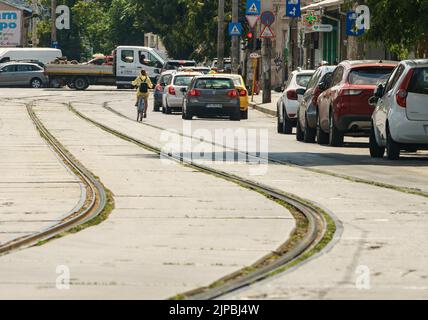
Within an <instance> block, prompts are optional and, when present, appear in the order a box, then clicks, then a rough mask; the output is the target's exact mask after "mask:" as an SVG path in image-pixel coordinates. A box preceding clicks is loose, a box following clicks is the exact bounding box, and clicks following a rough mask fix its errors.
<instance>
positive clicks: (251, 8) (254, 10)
mask: <svg viewBox="0 0 428 320" xmlns="http://www.w3.org/2000/svg"><path fill="white" fill-rule="evenodd" d="M246 8H247V9H246V10H245V14H246V15H253V16H259V15H260V13H261V9H260V8H261V4H260V0H247V6H246Z"/></svg>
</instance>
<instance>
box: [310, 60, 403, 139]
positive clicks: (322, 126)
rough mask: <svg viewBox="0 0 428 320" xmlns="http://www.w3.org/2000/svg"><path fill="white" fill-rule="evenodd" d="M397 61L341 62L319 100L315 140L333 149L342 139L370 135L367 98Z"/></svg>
mask: <svg viewBox="0 0 428 320" xmlns="http://www.w3.org/2000/svg"><path fill="white" fill-rule="evenodd" d="M397 64H398V62H393V61H388V62H382V61H378V60H377V61H343V62H341V63H340V64H339V65H338V66H337V68H336V70H335V71H334V73H333V75H332V81H331V85H330V88H328V89H327V90H326V91H324V92H323V93H322V94H321V95H320V96H319V98H318V115H317V140H318V143H319V144H330V145H331V146H334V147H340V146H342V145H343V139H344V136H345V135H346V136H354V137H355V136H357V137H358V136H367V137H368V136H369V135H370V129H371V116H372V113H373V111H374V107H373V106H371V105H370V104H369V99H370V97H372V96H373V92H374V90H375V88H376V85H377V84H378V83H382V82H385V81H386V80H387V79H388V78H389V76H390V74H391V73H392V71H393V69H394V68H395V67H396V65H397Z"/></svg>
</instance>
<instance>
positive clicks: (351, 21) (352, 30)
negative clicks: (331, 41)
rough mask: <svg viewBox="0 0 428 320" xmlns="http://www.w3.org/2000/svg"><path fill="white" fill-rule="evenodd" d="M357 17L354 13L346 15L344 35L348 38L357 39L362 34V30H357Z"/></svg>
mask: <svg viewBox="0 0 428 320" xmlns="http://www.w3.org/2000/svg"><path fill="white" fill-rule="evenodd" d="M357 18H358V15H357V14H356V13H355V12H354V11H350V12H348V13H347V14H346V34H347V35H348V36H350V37H359V36H362V35H363V34H364V31H365V30H364V29H358V28H357V24H356V22H357Z"/></svg>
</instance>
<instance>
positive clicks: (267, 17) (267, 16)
mask: <svg viewBox="0 0 428 320" xmlns="http://www.w3.org/2000/svg"><path fill="white" fill-rule="evenodd" d="M260 21H261V22H262V23H263V24H264V25H265V26H271V25H273V23H274V22H275V15H274V14H273V12H272V11H265V12H263V13H262V15H261V16H260Z"/></svg>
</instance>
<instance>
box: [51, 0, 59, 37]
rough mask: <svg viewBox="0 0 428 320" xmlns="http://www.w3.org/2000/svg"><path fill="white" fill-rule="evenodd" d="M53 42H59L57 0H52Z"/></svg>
mask: <svg viewBox="0 0 428 320" xmlns="http://www.w3.org/2000/svg"><path fill="white" fill-rule="evenodd" d="M51 19H52V24H51V44H53V43H54V42H57V41H58V40H57V35H56V0H51Z"/></svg>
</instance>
